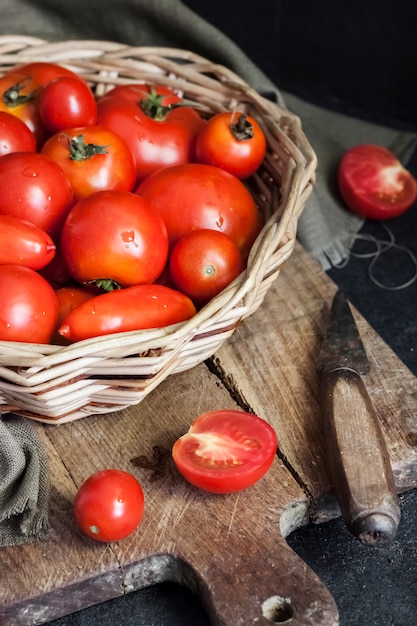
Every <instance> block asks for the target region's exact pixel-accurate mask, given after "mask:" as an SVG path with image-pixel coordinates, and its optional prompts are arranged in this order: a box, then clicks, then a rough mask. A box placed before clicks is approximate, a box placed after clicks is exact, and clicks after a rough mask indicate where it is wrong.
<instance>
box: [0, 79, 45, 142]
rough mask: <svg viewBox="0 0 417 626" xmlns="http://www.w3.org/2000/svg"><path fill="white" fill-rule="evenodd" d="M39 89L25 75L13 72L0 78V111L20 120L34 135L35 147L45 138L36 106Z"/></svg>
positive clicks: (38, 86) (34, 82)
mask: <svg viewBox="0 0 417 626" xmlns="http://www.w3.org/2000/svg"><path fill="white" fill-rule="evenodd" d="M39 88H40V85H39V84H38V83H37V82H36V81H34V80H33V79H32V78H31V77H29V76H26V75H25V74H18V73H16V72H13V73H8V74H5V75H4V76H2V77H1V78H0V111H5V112H6V113H11V114H12V115H15V116H16V117H18V118H19V119H21V120H22V122H24V123H25V124H26V126H27V127H28V128H29V129H30V130H31V131H32V133H33V134H34V136H35V139H36V142H37V145H40V144H41V143H42V142H43V141H44V140H45V137H46V129H45V127H44V125H43V123H42V120H41V118H40V115H39V110H38V104H37V94H38V91H39Z"/></svg>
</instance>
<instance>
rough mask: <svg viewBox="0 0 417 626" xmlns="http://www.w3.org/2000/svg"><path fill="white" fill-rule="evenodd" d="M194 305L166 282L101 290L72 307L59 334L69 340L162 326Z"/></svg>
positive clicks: (183, 317)
mask: <svg viewBox="0 0 417 626" xmlns="http://www.w3.org/2000/svg"><path fill="white" fill-rule="evenodd" d="M195 312H196V309H195V306H194V304H193V303H192V301H191V300H190V298H188V297H187V296H186V295H184V294H183V293H181V292H180V291H176V290H175V289H171V288H170V287H165V285H157V284H153V285H136V286H134V287H127V288H126V289H118V290H116V291H110V292H108V293H104V294H101V295H99V296H96V297H94V298H91V300H88V301H87V302H85V303H84V304H81V305H80V306H78V307H77V308H76V309H74V310H73V311H71V313H70V314H69V315H68V316H67V318H66V319H65V320H64V322H63V323H62V324H61V327H60V329H59V331H58V332H59V334H60V335H62V336H63V337H65V338H66V339H68V340H69V341H81V340H82V339H89V338H90V337H97V336H99V335H109V334H111V333H120V332H124V331H129V330H144V329H148V328H162V327H163V326H169V325H170V324H177V323H178V322H183V321H185V320H187V319H190V318H191V317H192V316H193V315H194V314H195Z"/></svg>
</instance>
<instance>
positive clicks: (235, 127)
mask: <svg viewBox="0 0 417 626" xmlns="http://www.w3.org/2000/svg"><path fill="white" fill-rule="evenodd" d="M233 120H234V115H232V121H231V122H230V125H229V128H230V130H231V132H232V135H233V137H234V138H235V139H237V141H246V140H247V139H252V137H253V135H254V132H253V126H252V124H251V123H250V122H249V121H248V118H247V117H246V115H245V114H244V113H239V115H238V118H237V121H236V122H235V121H233Z"/></svg>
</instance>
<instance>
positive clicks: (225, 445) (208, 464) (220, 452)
mask: <svg viewBox="0 0 417 626" xmlns="http://www.w3.org/2000/svg"><path fill="white" fill-rule="evenodd" d="M277 445H278V442H277V437H276V434H275V431H274V429H273V428H272V427H271V426H270V425H269V424H268V422H266V421H265V420H263V419H262V418H260V417H258V416H256V415H252V414H251V413H244V412H242V411H233V410H217V411H211V412H209V413H204V414H203V415H200V416H199V417H198V418H197V419H196V420H194V422H193V423H192V424H191V427H190V429H189V431H188V432H187V433H186V434H185V435H183V436H182V437H180V438H179V439H177V441H176V442H175V443H174V446H173V448H172V456H173V459H174V462H175V464H176V466H177V468H178V470H179V471H180V473H181V474H182V475H183V476H184V478H185V479H186V480H187V481H188V482H190V483H191V484H192V485H194V486H195V487H198V488H199V489H203V490H204V491H208V492H210V493H219V494H221V493H223V494H225V493H233V492H235V491H241V490H242V489H246V488H247V487H250V486H251V485H253V484H254V483H256V482H257V481H258V480H260V479H261V478H262V476H264V475H265V474H266V472H267V471H268V470H269V468H270V467H271V465H272V462H273V460H274V458H275V453H276V450H277Z"/></svg>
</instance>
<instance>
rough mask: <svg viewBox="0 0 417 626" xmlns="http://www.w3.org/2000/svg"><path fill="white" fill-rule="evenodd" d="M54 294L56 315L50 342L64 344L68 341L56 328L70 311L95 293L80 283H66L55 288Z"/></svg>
mask: <svg viewBox="0 0 417 626" xmlns="http://www.w3.org/2000/svg"><path fill="white" fill-rule="evenodd" d="M55 294H56V297H57V299H58V317H57V322H56V327H55V331H54V334H53V336H52V339H51V342H52V343H53V344H59V345H66V344H68V343H69V342H68V341H66V340H65V339H64V338H63V337H62V335H60V334H59V333H58V329H59V328H60V326H61V324H62V323H63V321H64V320H65V318H66V317H67V316H68V315H69V314H70V313H71V311H73V310H74V309H76V308H77V306H80V304H83V303H84V302H87V300H90V299H91V298H93V297H94V296H96V295H97V293H95V292H94V291H93V290H91V289H88V288H87V287H82V286H81V285H77V284H75V285H74V284H67V285H65V286H63V287H58V288H56V289H55Z"/></svg>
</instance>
